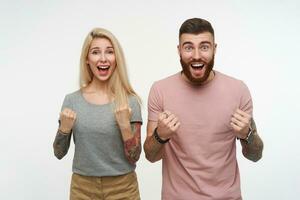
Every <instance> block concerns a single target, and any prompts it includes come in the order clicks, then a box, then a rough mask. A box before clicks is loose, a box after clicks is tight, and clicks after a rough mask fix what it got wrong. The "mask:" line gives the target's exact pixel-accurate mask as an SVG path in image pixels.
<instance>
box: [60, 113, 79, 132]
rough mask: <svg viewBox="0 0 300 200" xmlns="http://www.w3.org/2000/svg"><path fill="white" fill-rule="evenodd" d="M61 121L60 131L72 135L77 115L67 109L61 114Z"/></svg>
mask: <svg viewBox="0 0 300 200" xmlns="http://www.w3.org/2000/svg"><path fill="white" fill-rule="evenodd" d="M59 119H60V126H59V130H60V131H61V132H63V133H71V130H72V128H73V126H74V123H75V120H76V113H75V112H74V111H73V110H71V109H69V108H65V109H64V110H63V111H62V112H61V113H60V118H59Z"/></svg>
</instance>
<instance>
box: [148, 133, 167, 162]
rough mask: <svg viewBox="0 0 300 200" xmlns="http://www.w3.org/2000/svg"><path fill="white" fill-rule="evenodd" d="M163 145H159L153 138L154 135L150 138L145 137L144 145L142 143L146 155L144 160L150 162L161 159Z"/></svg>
mask: <svg viewBox="0 0 300 200" xmlns="http://www.w3.org/2000/svg"><path fill="white" fill-rule="evenodd" d="M163 146H164V144H161V143H159V142H158V141H157V140H156V139H155V137H154V134H153V135H151V136H150V137H147V139H146V141H145V143H144V151H145V154H146V158H147V159H148V160H149V161H150V162H155V161H158V160H160V159H161V158H162V151H163Z"/></svg>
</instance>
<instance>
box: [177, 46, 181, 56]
mask: <svg viewBox="0 0 300 200" xmlns="http://www.w3.org/2000/svg"><path fill="white" fill-rule="evenodd" d="M179 45H180V44H178V45H177V52H178V55H179V56H180V46H179Z"/></svg>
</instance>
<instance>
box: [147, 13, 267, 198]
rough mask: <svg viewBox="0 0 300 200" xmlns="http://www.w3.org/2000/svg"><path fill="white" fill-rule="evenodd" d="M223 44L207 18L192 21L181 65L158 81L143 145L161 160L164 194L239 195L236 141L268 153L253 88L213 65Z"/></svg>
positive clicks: (246, 150) (252, 152) (182, 43)
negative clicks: (256, 117) (256, 119)
mask: <svg viewBox="0 0 300 200" xmlns="http://www.w3.org/2000/svg"><path fill="white" fill-rule="evenodd" d="M216 48H217V44H216V43H215V36H214V29H213V27H212V26H211V24H210V23H209V22H208V21H207V20H204V19H200V18H192V19H188V20H186V21H185V22H184V23H183V24H182V25H181V27H180V30H179V45H178V53H179V56H180V62H181V65H182V71H181V72H178V73H176V74H174V75H172V76H169V77H167V78H165V79H162V80H160V81H157V82H155V83H154V84H153V85H152V87H151V90H150V94H149V98H148V123H147V138H146V140H145V143H144V151H145V154H146V158H147V159H148V160H149V161H150V162H156V161H159V160H161V159H162V172H163V173H162V174H163V177H162V180H163V182H162V197H161V199H163V200H208V199H209V200H211V199H214V200H240V199H242V195H241V188H240V174H239V168H238V163H237V159H236V139H239V140H240V143H241V145H242V152H243V155H244V156H245V157H246V158H247V159H249V160H251V161H254V162H256V161H258V160H259V159H260V158H261V157H262V150H263V142H262V140H261V138H260V137H259V135H258V133H257V130H256V126H255V122H254V120H253V117H252V110H253V106H252V98H251V95H250V92H249V89H248V88H247V86H246V85H245V84H244V83H243V82H242V81H241V80H237V79H235V78H233V77H230V76H227V75H225V74H223V73H221V72H218V71H216V70H213V66H214V56H215V53H216Z"/></svg>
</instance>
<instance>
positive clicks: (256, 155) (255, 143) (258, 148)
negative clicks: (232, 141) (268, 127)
mask: <svg viewBox="0 0 300 200" xmlns="http://www.w3.org/2000/svg"><path fill="white" fill-rule="evenodd" d="M251 128H252V130H253V133H252V135H251V136H250V137H251V138H249V143H248V144H247V143H246V142H245V141H242V140H241V144H242V152H243V155H244V156H245V158H247V159H249V160H251V161H253V162H257V161H258V160H260V159H261V157H262V151H263V146H264V145H263V141H262V140H261V138H260V137H259V135H258V134H257V130H256V125H255V122H254V120H253V118H252V120H251Z"/></svg>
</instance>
